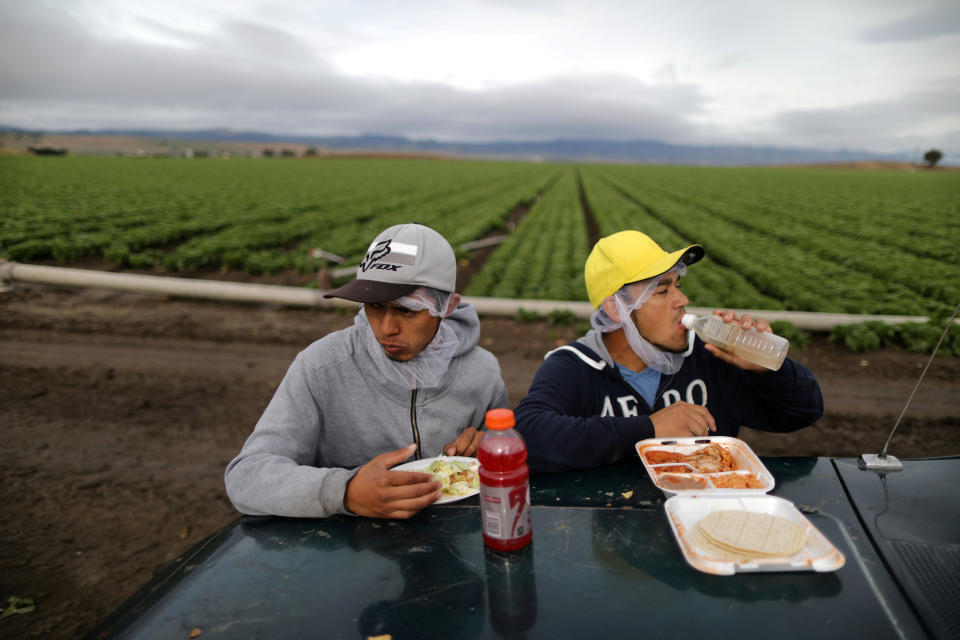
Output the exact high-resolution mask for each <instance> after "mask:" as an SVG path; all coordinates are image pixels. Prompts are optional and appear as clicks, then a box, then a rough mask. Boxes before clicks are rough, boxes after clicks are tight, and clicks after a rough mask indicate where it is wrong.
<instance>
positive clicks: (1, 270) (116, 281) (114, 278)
mask: <svg viewBox="0 0 960 640" xmlns="http://www.w3.org/2000/svg"><path fill="white" fill-rule="evenodd" d="M16 282H22V283H31V284H46V285H63V286H74V287H91V288H95V289H109V290H113V291H125V292H130V293H146V294H159V295H168V296H178V297H183V298H199V299H204V300H220V301H227V302H246V303H253V304H277V305H284V306H292V307H315V308H327V309H330V308H335V307H346V308H349V307H354V308H355V307H356V306H357V305H356V303H353V302H350V301H347V300H340V299H337V298H332V299H327V298H324V297H323V292H322V291H319V290H317V289H309V288H306V287H288V286H279V285H268V284H254V283H246V282H225V281H220V280H199V279H194V278H174V277H167V276H147V275H136V274H129V273H114V272H107V271H95V270H90V269H69V268H65V267H46V266H40V265H30V264H21V263H19V262H7V261H3V260H0V291H3V290H5V289H6V290H9V289H10V288H12V285H13V283H16ZM464 300H465V301H466V302H469V303H471V304H473V305H474V306H475V307H476V308H477V312H478V313H479V314H480V315H491V316H507V317H512V316H516V315H517V313H518V312H519V310H520V309H523V310H525V311H529V312H534V313H537V314H538V315H541V316H546V315H547V314H549V313H551V312H553V311H558V310H559V311H568V312H570V313H572V314H573V315H574V316H576V317H577V318H579V319H582V320H586V319H588V318H589V317H590V314H591V312H592V311H593V308H592V307H591V305H590V304H589V303H587V302H571V301H566V300H515V299H508V298H480V297H470V296H465V297H464ZM688 311H690V313H695V314H703V313H710V312H711V311H712V309H711V308H705V307H688ZM738 311H740V312H749V313H751V314H753V315H755V316H759V317H762V318H765V319H767V320H786V321H788V322H790V323H792V324H793V325H794V326H795V327H797V328H798V329H803V330H806V331H829V330H831V329H832V328H833V327H835V326H838V325H845V324H859V323H863V322H866V321H869V320H879V321H880V322H885V323H888V324H899V323H903V322H927V320H928V318H927V317H926V316H884V315H861V314H845V313H812V312H804V311H766V310H757V309H739V310H738Z"/></svg>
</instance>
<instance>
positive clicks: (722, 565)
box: [664, 493, 846, 575]
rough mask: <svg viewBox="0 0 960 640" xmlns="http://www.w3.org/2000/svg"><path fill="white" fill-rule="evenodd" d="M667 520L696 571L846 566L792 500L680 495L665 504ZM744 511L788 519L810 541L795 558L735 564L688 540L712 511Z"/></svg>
mask: <svg viewBox="0 0 960 640" xmlns="http://www.w3.org/2000/svg"><path fill="white" fill-rule="evenodd" d="M664 509H665V510H666V512H667V520H668V522H669V523H670V528H671V529H672V530H673V535H674V537H675V538H676V540H677V544H678V545H679V546H680V550H681V551H682V552H683V557H684V559H686V561H687V563H688V564H689V565H690V566H692V567H693V568H694V569H698V570H699V571H703V572H705V573H713V574H716V575H733V574H735V573H748V572H764V571H817V572H826V571H836V570H837V569H839V568H840V567H842V566H843V565H844V563H845V562H846V559H845V558H844V556H843V554H842V553H840V551H839V550H837V548H836V547H835V546H833V544H832V543H831V542H830V541H829V540H827V538H826V537H825V536H824V535H823V534H822V533H821V532H820V530H819V529H817V528H816V527H815V526H813V524H812V523H811V522H810V521H809V520H808V519H807V518H806V516H804V515H803V514H802V513H800V511H799V510H798V509H797V508H796V507H795V506H794V505H793V503H791V502H790V501H789V500H784V499H783V498H778V497H775V496H757V495H749V496H741V497H733V496H730V495H724V496H719V495H709V494H703V493H701V494H698V495H678V496H674V497H672V498H668V499H667V501H666V503H665V504H664ZM724 510H743V511H752V512H755V513H764V514H767V515H771V516H778V517H780V518H786V519H787V520H790V521H792V522H794V523H796V524H797V525H799V526H801V527H804V528H805V529H806V532H807V539H806V542H805V543H804V545H803V548H802V549H801V550H800V551H798V552H797V553H795V554H793V555H792V556H784V557H779V558H757V559H750V560H747V561H734V560H728V559H726V558H717V557H715V556H711V555H709V553H708V552H707V551H705V550H702V549H700V547H698V546H697V545H696V544H694V543H693V542H692V541H691V540H690V537H689V535H688V534H689V532H690V530H691V529H692V528H693V526H694V525H695V524H696V523H697V522H698V521H699V520H700V519H701V518H703V517H705V516H706V515H707V514H709V513H711V512H713V511H724Z"/></svg>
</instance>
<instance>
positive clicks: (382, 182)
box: [0, 158, 555, 273]
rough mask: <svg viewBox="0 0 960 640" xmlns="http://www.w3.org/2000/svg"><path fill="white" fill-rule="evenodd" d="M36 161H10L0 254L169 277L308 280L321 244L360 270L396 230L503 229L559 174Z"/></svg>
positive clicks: (318, 164) (456, 234)
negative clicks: (405, 225)
mask: <svg viewBox="0 0 960 640" xmlns="http://www.w3.org/2000/svg"><path fill="white" fill-rule="evenodd" d="M36 160H37V159H30V158H26V159H25V158H5V159H3V162H2V164H0V171H2V173H3V175H4V177H5V180H4V181H3V184H2V186H0V210H2V211H4V212H5V213H6V214H7V215H4V216H3V218H2V220H0V255H3V256H4V257H7V258H9V259H13V260H21V261H30V260H53V261H61V262H63V261H70V260H75V259H79V258H84V257H90V256H94V257H102V258H104V259H105V260H107V261H108V262H111V263H115V264H117V265H118V266H121V267H124V266H128V267H141V268H149V267H154V266H157V265H159V266H162V267H163V268H165V269H166V270H167V271H171V272H181V271H186V270H194V269H198V268H202V267H207V266H214V267H221V268H239V269H244V270H246V271H248V272H251V273H264V272H272V271H279V270H284V269H297V270H299V271H302V272H305V271H310V270H312V268H313V266H314V265H313V259H312V258H311V257H310V256H309V250H310V249H311V248H313V247H319V248H323V249H325V250H327V251H330V252H332V253H334V254H337V255H341V256H343V257H345V258H347V259H348V260H353V261H358V260H359V257H360V256H362V254H363V252H364V250H365V249H366V247H367V244H368V243H369V241H370V238H372V237H373V236H374V235H376V233H377V232H379V231H380V230H382V229H383V228H384V227H386V226H389V225H390V224H395V223H397V222H408V221H418V222H422V223H424V224H431V225H432V226H435V227H436V228H437V229H438V230H440V231H441V233H445V234H446V235H447V236H448V237H449V238H450V239H451V241H452V242H454V243H458V242H461V241H465V240H467V239H473V238H474V237H477V236H479V235H483V233H485V232H486V231H487V230H489V229H493V228H497V226H498V225H502V224H503V221H504V220H505V218H506V216H507V215H508V214H509V212H510V210H511V209H512V208H513V207H514V206H515V205H517V204H518V203H522V202H525V201H529V200H532V199H533V198H534V197H535V196H536V193H537V192H538V191H539V190H540V189H541V188H542V187H543V185H544V184H546V183H547V181H548V180H549V178H550V175H551V174H552V173H554V172H555V169H553V168H550V167H545V166H539V165H525V164H508V163H500V164H495V163H467V162H464V163H453V162H451V163H438V162H397V161H376V162H373V161H366V162H364V161H357V160H342V161H335V160H329V161H327V160H324V161H304V162H297V163H284V166H279V165H278V163H267V162H258V161H242V160H241V161H231V162H216V163H211V162H183V161H180V162H178V161H167V160H143V161H138V160H133V161H131V160H117V159H97V158H76V159H69V160H67V161H66V162H54V163H50V162H46V163H43V160H41V161H40V162H37V161H36Z"/></svg>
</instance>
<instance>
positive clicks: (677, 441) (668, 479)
mask: <svg viewBox="0 0 960 640" xmlns="http://www.w3.org/2000/svg"><path fill="white" fill-rule="evenodd" d="M708 444H718V445H721V446H723V447H725V448H726V449H727V450H728V451H730V453H731V454H732V455H733V459H734V461H735V462H736V463H737V471H733V472H726V473H658V472H657V467H655V466H653V465H651V464H650V463H648V462H647V459H646V457H645V456H644V455H643V454H644V453H646V452H648V451H669V452H672V453H682V454H685V455H689V454H691V453H693V452H695V451H696V450H697V449H702V448H703V447H705V446H707V445H708ZM636 449H637V455H639V456H640V461H641V462H642V463H643V466H644V468H645V469H646V470H647V473H648V474H649V475H650V479H651V480H653V484H654V485H656V487H657V488H658V489H660V490H661V491H663V493H664V495H666V496H667V497H668V498H669V497H670V496H672V495H676V494H693V493H701V492H704V491H709V492H710V493H711V494H725V493H731V494H732V495H744V494H755V495H764V494H766V493H769V492H770V491H771V490H772V489H773V487H774V485H775V481H774V479H773V474H772V473H770V471H769V470H768V469H767V468H766V467H765V466H764V465H763V463H762V462H761V461H760V458H758V457H757V454H755V453H754V452H753V449H751V448H750V445H748V444H747V443H746V442H744V441H743V440H741V439H739V438H731V437H729V436H708V437H703V438H694V437H690V438H650V439H648V440H641V441H640V442H638V443H637V444H636ZM743 472H746V473H752V474H753V475H754V476H756V477H757V479H758V480H760V482H761V483H762V484H763V488H760V489H726V488H720V489H718V488H716V487H714V485H713V482H712V480H713V478H715V477H718V476H722V475H730V474H731V473H732V474H737V473H743Z"/></svg>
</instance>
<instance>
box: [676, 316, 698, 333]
mask: <svg viewBox="0 0 960 640" xmlns="http://www.w3.org/2000/svg"><path fill="white" fill-rule="evenodd" d="M696 319H697V316H695V315H693V314H692V313H685V314H683V317H682V318H680V324H682V325H683V326H685V327H686V328H687V329H693V321H694V320H696Z"/></svg>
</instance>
